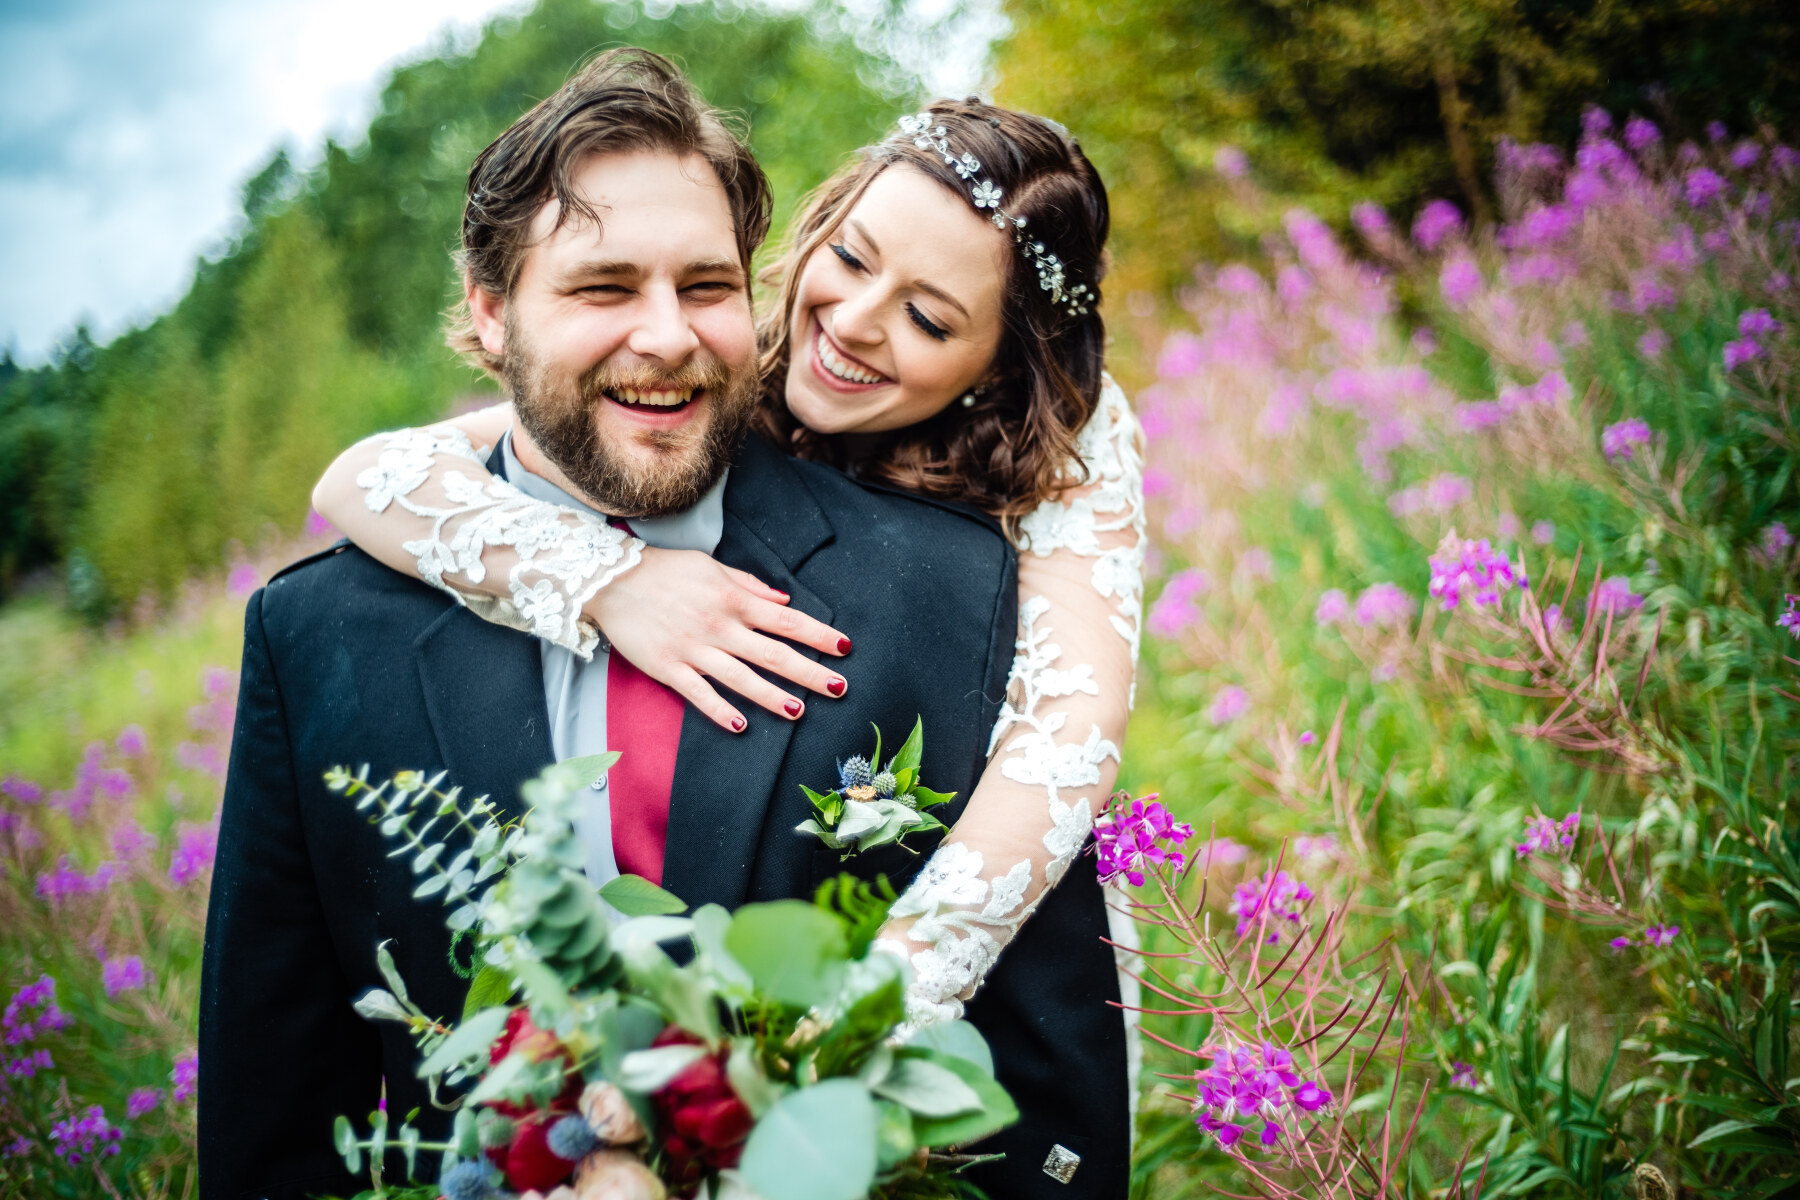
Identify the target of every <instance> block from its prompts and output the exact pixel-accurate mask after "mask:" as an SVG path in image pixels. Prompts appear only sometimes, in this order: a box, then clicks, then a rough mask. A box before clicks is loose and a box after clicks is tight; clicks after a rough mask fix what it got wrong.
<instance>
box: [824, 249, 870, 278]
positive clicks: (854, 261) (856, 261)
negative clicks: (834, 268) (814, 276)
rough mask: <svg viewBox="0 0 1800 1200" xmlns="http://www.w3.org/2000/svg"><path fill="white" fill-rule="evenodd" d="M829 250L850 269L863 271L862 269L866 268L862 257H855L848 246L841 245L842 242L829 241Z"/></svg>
mask: <svg viewBox="0 0 1800 1200" xmlns="http://www.w3.org/2000/svg"><path fill="white" fill-rule="evenodd" d="M831 252H832V253H833V254H835V255H837V256H838V257H839V258H841V259H843V260H844V265H845V266H846V267H849V268H850V269H851V270H852V271H864V270H867V269H868V268H866V267H864V266H863V262H862V259H860V258H858V257H856V255H854V254H852V253H850V250H849V248H848V247H847V246H845V245H843V243H841V242H832V243H831Z"/></svg>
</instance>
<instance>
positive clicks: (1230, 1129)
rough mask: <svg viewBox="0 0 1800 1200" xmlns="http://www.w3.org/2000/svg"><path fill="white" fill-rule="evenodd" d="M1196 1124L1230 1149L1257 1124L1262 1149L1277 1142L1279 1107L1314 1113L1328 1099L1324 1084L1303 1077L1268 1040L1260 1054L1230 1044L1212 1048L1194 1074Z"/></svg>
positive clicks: (1281, 1130) (1285, 1053) (1289, 1056)
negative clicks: (1208, 1059)
mask: <svg viewBox="0 0 1800 1200" xmlns="http://www.w3.org/2000/svg"><path fill="white" fill-rule="evenodd" d="M1194 1091H1195V1096H1194V1124H1195V1125H1198V1126H1199V1127H1200V1128H1201V1129H1203V1130H1205V1131H1206V1132H1208V1133H1210V1134H1212V1135H1213V1136H1214V1137H1216V1138H1217V1139H1218V1140H1219V1145H1220V1146H1222V1147H1225V1148H1227V1149H1229V1148H1230V1147H1231V1146H1234V1145H1236V1144H1237V1143H1238V1141H1239V1140H1240V1139H1241V1138H1243V1136H1244V1134H1245V1133H1246V1132H1248V1130H1249V1126H1250V1125H1251V1124H1253V1123H1261V1125H1262V1129H1261V1131H1260V1132H1259V1134H1258V1135H1257V1140H1258V1141H1260V1142H1261V1143H1262V1144H1263V1145H1264V1146H1265V1147H1268V1146H1273V1145H1275V1144H1276V1143H1277V1142H1279V1141H1280V1140H1281V1135H1282V1134H1283V1133H1284V1132H1285V1129H1284V1127H1283V1125H1282V1123H1281V1119H1280V1118H1281V1116H1282V1111H1283V1110H1284V1109H1286V1108H1287V1107H1288V1106H1290V1105H1292V1106H1293V1107H1294V1108H1297V1109H1299V1110H1300V1111H1301V1112H1307V1113H1312V1112H1317V1111H1318V1110H1320V1109H1321V1108H1324V1107H1325V1106H1326V1105H1328V1104H1330V1103H1331V1101H1332V1095H1331V1092H1330V1091H1329V1090H1328V1089H1326V1088H1325V1087H1324V1085H1322V1084H1319V1083H1316V1082H1313V1081H1311V1080H1304V1081H1303V1080H1302V1079H1301V1078H1300V1076H1299V1075H1298V1074H1297V1073H1296V1072H1295V1071H1294V1056H1293V1055H1292V1054H1290V1053H1289V1052H1288V1051H1286V1050H1282V1049H1279V1048H1277V1047H1276V1046H1274V1045H1272V1044H1271V1043H1269V1042H1266V1041H1265V1042H1264V1043H1263V1044H1262V1047H1261V1050H1260V1052H1259V1051H1257V1050H1252V1049H1251V1048H1250V1047H1248V1046H1236V1047H1233V1046H1230V1045H1227V1046H1225V1047H1224V1048H1223V1049H1219V1050H1214V1051H1213V1052H1212V1062H1211V1064H1210V1065H1209V1066H1207V1067H1206V1068H1204V1069H1202V1070H1199V1071H1195V1072H1194Z"/></svg>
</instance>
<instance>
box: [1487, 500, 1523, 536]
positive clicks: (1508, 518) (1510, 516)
mask: <svg viewBox="0 0 1800 1200" xmlns="http://www.w3.org/2000/svg"><path fill="white" fill-rule="evenodd" d="M1522 529H1523V527H1522V526H1521V525H1520V523H1519V516H1518V514H1517V513H1515V512H1513V511H1512V510H1511V509H1510V508H1503V509H1501V510H1500V515H1499V516H1498V517H1496V518H1495V519H1494V531H1495V532H1496V533H1498V534H1499V535H1500V536H1501V537H1503V538H1506V539H1508V540H1512V539H1515V538H1517V537H1518V536H1519V534H1520V532H1521V531H1522Z"/></svg>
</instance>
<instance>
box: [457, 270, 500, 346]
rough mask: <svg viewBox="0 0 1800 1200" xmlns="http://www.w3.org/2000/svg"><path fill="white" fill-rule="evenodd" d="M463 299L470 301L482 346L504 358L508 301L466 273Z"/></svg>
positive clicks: (476, 334)
mask: <svg viewBox="0 0 1800 1200" xmlns="http://www.w3.org/2000/svg"><path fill="white" fill-rule="evenodd" d="M463 299H465V300H467V301H468V302H469V316H470V318H471V319H472V320H473V322H474V324H475V336H476V337H478V338H480V339H481V348H482V349H483V350H486V351H487V352H488V353H489V354H491V355H493V356H494V357H495V358H504V357H505V356H506V301H505V300H504V299H502V298H501V297H499V296H496V295H494V293H492V292H490V291H488V290H487V289H486V288H483V287H480V286H478V285H477V284H476V283H475V281H474V280H473V279H472V278H470V277H469V276H468V275H466V274H465V275H464V276H463Z"/></svg>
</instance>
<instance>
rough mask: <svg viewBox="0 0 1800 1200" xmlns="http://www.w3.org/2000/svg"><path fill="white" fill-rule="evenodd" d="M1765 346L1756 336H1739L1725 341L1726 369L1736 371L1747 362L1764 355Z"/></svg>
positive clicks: (1724, 356)
mask: <svg viewBox="0 0 1800 1200" xmlns="http://www.w3.org/2000/svg"><path fill="white" fill-rule="evenodd" d="M1762 352H1763V348H1762V346H1761V345H1760V344H1759V343H1758V342H1757V340H1756V339H1755V338H1738V339H1737V340H1736V341H1730V342H1726V343H1725V353H1724V355H1723V356H1722V357H1723V358H1724V360H1725V369H1726V370H1727V371H1735V370H1737V369H1738V368H1739V367H1741V366H1743V365H1744V364H1745V363H1747V362H1751V361H1754V360H1755V359H1758V358H1761V357H1762Z"/></svg>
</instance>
